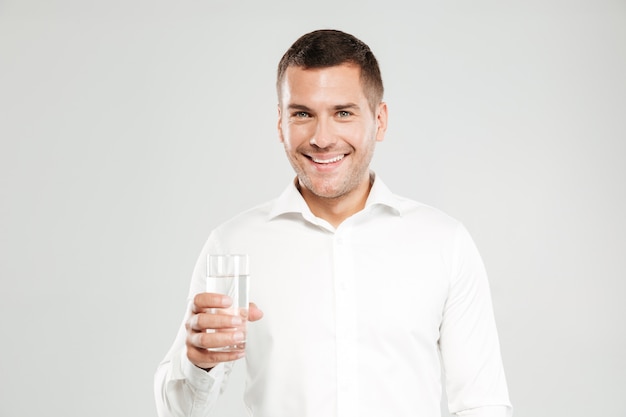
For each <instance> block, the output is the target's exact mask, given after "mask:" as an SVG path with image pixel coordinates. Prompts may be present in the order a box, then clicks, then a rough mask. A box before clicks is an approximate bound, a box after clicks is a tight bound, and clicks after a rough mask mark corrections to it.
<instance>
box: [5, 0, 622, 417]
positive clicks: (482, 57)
mask: <svg viewBox="0 0 626 417" xmlns="http://www.w3.org/2000/svg"><path fill="white" fill-rule="evenodd" d="M318 28H338V29H342V30H345V31H347V32H351V33H353V34H355V35H356V36H357V37H360V38H362V39H363V40H364V41H365V42H366V43H368V44H369V45H370V46H371V47H372V49H373V50H374V52H375V54H376V55H377V57H378V59H379V61H380V64H381V68H382V72H383V78H384V81H385V85H386V95H385V99H386V101H387V102H388V104H389V111H390V126H389V131H388V134H387V138H386V140H385V141H384V142H382V143H380V144H379V145H378V148H377V154H376V156H375V158H374V161H373V167H374V169H375V170H376V171H377V173H378V174H379V175H380V176H381V177H382V178H384V180H385V182H386V183H387V184H388V185H389V186H390V187H391V188H392V190H394V191H395V192H397V193H399V194H402V195H405V196H408V197H411V198H413V199H415V200H419V201H421V202H424V203H427V204H430V205H433V206H435V207H438V208H440V209H442V210H444V211H446V212H447V213H449V214H450V215H452V216H454V217H456V218H457V219H459V220H461V221H462V222H463V223H465V225H466V226H467V227H468V229H469V230H470V232H471V233H472V235H473V236H474V239H475V240H476V242H477V245H478V247H479V249H480V250H481V253H482V255H483V257H484V261H485V264H486V266H487V270H488V272H489V276H490V282H491V288H492V293H493V300H494V307H495V311H496V315H497V323H498V326H499V332H500V339H501V345H502V354H503V360H504V364H505V369H506V373H507V378H508V382H509V389H510V393H511V399H512V402H513V404H514V407H515V415H516V416H517V417H523V416H529V417H530V416H532V417H554V416H567V417H590V416H593V417H596V416H624V415H625V414H624V413H625V411H624V410H626V394H625V393H626V382H625V381H626V379H624V375H625V374H626V355H625V354H624V352H626V326H625V325H624V318H626V308H625V307H624V303H623V299H624V295H625V294H626V284H625V281H626V274H625V273H624V271H625V268H626V253H625V252H626V251H625V249H626V237H625V236H626V220H625V213H626V196H625V193H626V186H625V179H626V168H625V165H626V164H625V157H626V146H625V142H626V3H625V2H624V1H613V2H611V1H593V0H588V1H569V2H566V1H553V0H547V1H539V0H531V1H525V2H522V1H519V2H516V3H513V2H506V5H505V4H504V2H497V1H495V0H494V1H487V0H481V1H475V2H461V1H458V2H426V1H416V2H409V1H404V0H402V1H396V0H389V1H385V2H374V1H364V0H362V1H344V2H330V1H326V0H323V1H316V2H287V1H278V0H274V1H251V0H242V1H236V0H235V1H232V0H231V1H226V0H202V1H200V0H197V1H196V0H194V1H186V0H183V1H175V2H174V1H172V2H167V1H153V0H150V1H148V0H138V1H122V0H109V1H99V2H95V1H81V0H52V1H44V0H40V1H36V0H32V1H28V0H27V1H17V0H15V1H11V0H8V1H6V0H5V1H1V0H0V138H1V148H0V185H1V188H0V193H1V194H0V196H1V206H0V256H1V258H0V259H1V264H0V273H1V288H0V331H1V337H2V343H1V344H0V375H1V377H0V416H2V417H30V416H33V417H34V416H65V417H70V416H71V417H74V416H76V417H78V416H80V417H82V416H92V417H98V416H106V417H122V416H127V417H137V416H153V415H155V407H154V401H153V393H152V378H153V373H154V370H155V368H156V366H157V364H158V362H159V361H160V360H161V358H162V357H163V356H164V355H165V353H166V351H167V349H168V348H169V346H170V343H171V342H172V341H173V338H174V336H175V333H176V330H177V328H178V326H179V324H180V321H181V319H182V315H183V313H184V306H185V297H186V296H187V289H188V284H189V278H190V275H191V271H192V268H193V265H194V263H195V260H196V256H197V255H198V253H199V251H200V249H201V247H202V245H203V243H204V240H205V239H206V237H207V236H208V234H209V231H210V230H211V229H212V228H213V227H214V226H216V225H217V224H218V223H220V222H222V221H224V220H226V219H227V218H229V217H231V216H233V215H234V214H236V213H238V212H240V211H242V210H244V209H247V208H249V207H250V206H252V205H256V204H258V203H261V202H264V201H266V200H269V199H272V198H274V197H275V196H277V195H278V193H279V192H280V191H282V189H283V188H284V187H285V186H286V184H287V182H288V181H290V180H291V179H292V178H293V175H294V174H293V172H292V170H291V167H290V166H289V164H288V162H287V160H286V158H285V156H284V151H283V149H282V146H281V144H280V143H279V141H278V138H277V134H276V102H277V100H276V96H275V90H274V77H275V67H276V64H277V62H278V60H279V59H280V57H281V55H282V53H283V52H284V51H285V50H286V49H287V48H288V47H289V46H290V45H291V43H292V42H293V41H294V40H295V39H296V38H297V37H298V36H300V35H302V34H303V33H305V32H308V31H310V30H314V29H318ZM276 256H277V257H278V256H280V254H276ZM252 279H254V275H253V276H252ZM253 298H254V297H253ZM242 370H243V363H241V364H238V366H237V367H236V371H235V376H234V379H233V381H232V383H231V385H230V386H229V387H228V390H227V392H226V394H225V396H224V397H223V398H222V401H221V403H220V404H219V406H218V409H217V410H216V415H218V416H224V417H241V416H243V415H245V412H244V408H243V406H242V404H241V399H240V398H241V390H242V388H243V377H242V375H243V373H242ZM286 395H288V393H286Z"/></svg>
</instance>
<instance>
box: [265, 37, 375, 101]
mask: <svg viewBox="0 0 626 417" xmlns="http://www.w3.org/2000/svg"><path fill="white" fill-rule="evenodd" d="M346 63H350V64H355V65H357V66H358V67H359V68H360V69H361V85H362V86H363V91H364V93H365V95H366V97H367V99H368V101H369V104H370V107H371V108H372V111H373V112H375V109H376V106H377V105H378V104H379V103H380V102H381V101H382V99H383V93H384V88H383V80H382V77H381V75H380V68H379V67H378V61H377V60H376V57H375V56H374V54H373V53H372V51H371V50H370V48H369V46H367V45H366V44H365V43H364V42H363V41H361V40H359V39H357V38H356V37H354V36H353V35H350V34H348V33H345V32H342V31H340V30H333V29H322V30H316V31H313V32H310V33H307V34H305V35H302V36H301V37H300V38H299V39H298V40H296V41H295V42H294V43H293V45H291V47H290V48H289V49H288V50H287V52H285V54H284V55H283V57H282V58H281V60H280V62H279V63H278V73H277V77H276V90H277V92H278V100H279V101H280V97H281V90H282V82H283V79H284V77H285V72H286V71H287V68H289V67H301V68H303V69H311V68H328V67H334V66H336V65H341V64H346Z"/></svg>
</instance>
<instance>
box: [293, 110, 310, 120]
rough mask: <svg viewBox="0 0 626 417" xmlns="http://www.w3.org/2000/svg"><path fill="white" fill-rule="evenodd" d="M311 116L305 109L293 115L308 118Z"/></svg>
mask: <svg viewBox="0 0 626 417" xmlns="http://www.w3.org/2000/svg"><path fill="white" fill-rule="evenodd" d="M309 116H310V115H309V113H307V112H305V111H298V112H295V113H294V114H293V117H296V118H298V119H306V118H307V117H309Z"/></svg>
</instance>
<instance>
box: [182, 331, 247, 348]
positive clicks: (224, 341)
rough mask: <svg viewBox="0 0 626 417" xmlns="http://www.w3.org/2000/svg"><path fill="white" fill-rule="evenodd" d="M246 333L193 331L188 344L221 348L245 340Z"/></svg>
mask: <svg viewBox="0 0 626 417" xmlns="http://www.w3.org/2000/svg"><path fill="white" fill-rule="evenodd" d="M244 339H245V334H244V333H243V332H242V331H239V330H235V331H217V332H208V333H207V332H192V333H189V334H188V336H187V345H188V346H193V347H196V348H201V349H211V348H221V347H225V346H234V345H237V344H238V343H241V342H243V340H244Z"/></svg>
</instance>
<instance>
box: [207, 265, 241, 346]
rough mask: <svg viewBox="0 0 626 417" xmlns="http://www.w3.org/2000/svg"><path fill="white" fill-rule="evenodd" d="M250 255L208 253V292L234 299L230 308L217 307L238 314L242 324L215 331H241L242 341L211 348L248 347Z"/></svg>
mask: <svg viewBox="0 0 626 417" xmlns="http://www.w3.org/2000/svg"><path fill="white" fill-rule="evenodd" d="M248 276H249V264H248V255H208V257H207V292H211V293H218V294H225V295H228V296H229V297H230V298H231V299H232V300H233V304H232V305H231V306H230V307H229V308H223V309H215V310H214V313H217V314H230V315H238V316H240V317H241V320H242V325H241V326H239V327H236V328H230V329H219V330H214V331H215V332H235V331H241V332H243V334H244V339H243V341H242V342H240V343H237V344H235V345H232V346H222V347H218V348H210V349H209V350H212V351H217V352H239V351H242V350H244V349H245V347H246V333H247V322H248Z"/></svg>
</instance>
